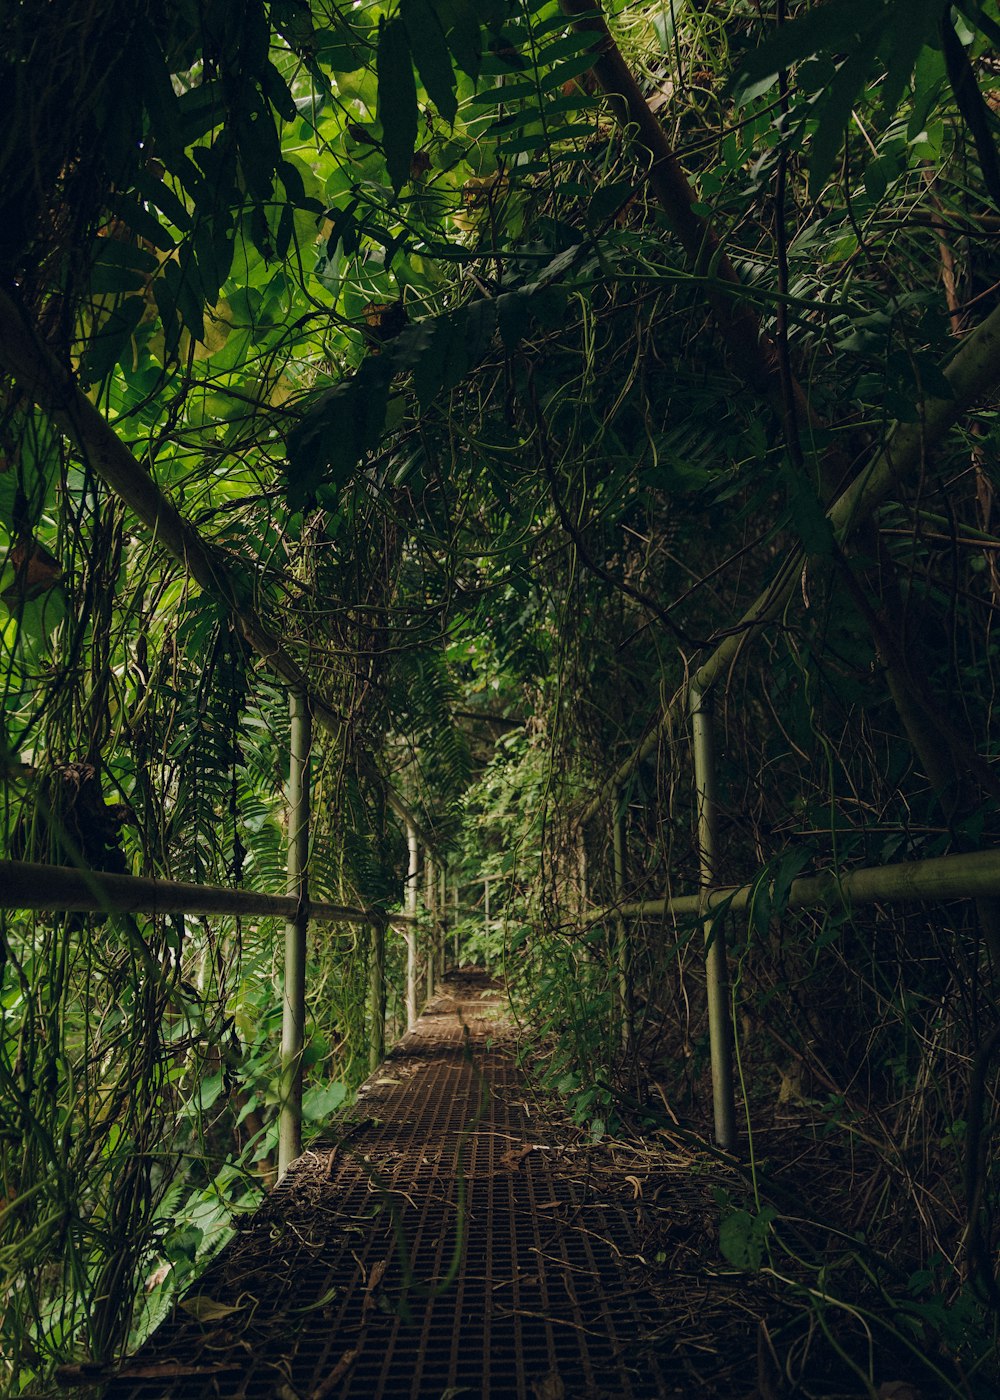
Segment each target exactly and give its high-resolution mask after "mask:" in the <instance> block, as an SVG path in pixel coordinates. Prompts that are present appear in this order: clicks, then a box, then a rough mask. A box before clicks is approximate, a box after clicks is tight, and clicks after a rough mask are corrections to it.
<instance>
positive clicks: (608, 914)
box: [585, 848, 1000, 924]
mask: <svg viewBox="0 0 1000 1400" xmlns="http://www.w3.org/2000/svg"><path fill="white" fill-rule="evenodd" d="M759 888H760V886H759V885H758V884H747V885H715V886H713V887H712V889H710V890H708V891H703V892H702V893H699V894H681V895H674V896H673V897H672V898H670V899H643V900H638V901H636V902H635V903H633V904H623V905H621V906H620V907H615V906H611V907H609V908H607V909H593V910H591V912H590V913H589V914H588V915H587V918H586V920H585V922H586V923H588V924H596V923H600V922H602V920H605V919H612V918H614V917H615V916H616V915H621V916H622V918H625V919H641V918H647V917H648V918H668V917H669V918H684V917H686V916H689V915H692V914H695V915H696V914H704V915H708V914H710V913H711V912H712V911H713V910H715V909H719V908H723V907H724V908H725V910H726V911H728V912H731V913H734V914H740V913H743V912H745V910H747V909H748V908H749V907H750V905H751V904H752V902H753V899H754V895H755V893H756V891H757V890H758V889H759ZM980 895H1000V849H997V848H993V849H991V850H987V851H969V852H963V853H961V854H958V855H953V856H934V857H933V858H932V859H930V860H913V861H904V862H901V863H900V864H898V865H875V866H862V867H860V868H859V869H857V870H848V871H845V872H843V873H842V874H838V873H837V871H835V870H825V871H824V872H823V873H822V874H820V875H802V876H800V877H799V878H798V879H797V880H793V881H792V884H791V887H790V889H789V891H788V908H789V909H829V908H848V909H851V908H854V907H855V906H861V905H865V904H916V903H923V904H927V903H940V902H944V901H947V900H950V899H975V898H977V897H978V896H980Z"/></svg>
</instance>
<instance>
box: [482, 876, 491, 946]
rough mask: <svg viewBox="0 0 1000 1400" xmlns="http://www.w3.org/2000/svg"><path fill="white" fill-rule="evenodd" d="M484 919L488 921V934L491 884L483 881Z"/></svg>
mask: <svg viewBox="0 0 1000 1400" xmlns="http://www.w3.org/2000/svg"><path fill="white" fill-rule="evenodd" d="M483 918H484V920H485V921H486V933H487V935H488V934H489V931H490V882H489V880H484V881H483Z"/></svg>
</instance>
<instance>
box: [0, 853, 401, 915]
mask: <svg viewBox="0 0 1000 1400" xmlns="http://www.w3.org/2000/svg"><path fill="white" fill-rule="evenodd" d="M0 909H21V910H25V911H29V910H45V911H51V912H53V913H64V914H257V915H267V916H269V917H274V918H279V919H290V918H294V917H295V915H296V913H297V912H298V902H297V900H295V899H293V898H291V897H290V896H288V895H283V894H258V893H257V892H256V891H254V890H234V889H226V888H224V887H222V886H219V885H190V884H184V883H182V882H179V881H176V880H153V879H149V878H148V877H146V876H140V875H108V874H105V873H103V872H100V871H96V870H77V869H73V868H72V867H70V866H65V865H41V864H35V863H32V862H30V861H18V860H3V861H0ZM308 910H309V918H310V919H319V920H323V921H326V922H330V923H341V924H379V923H387V924H409V923H412V922H413V921H412V919H410V918H409V916H408V915H406V914H384V913H382V911H381V910H376V909H356V908H354V907H353V906H352V905H349V904H327V903H326V902H324V901H323V900H318V899H311V900H309V901H308Z"/></svg>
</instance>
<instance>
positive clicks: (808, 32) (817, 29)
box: [734, 0, 884, 91]
mask: <svg viewBox="0 0 1000 1400" xmlns="http://www.w3.org/2000/svg"><path fill="white" fill-rule="evenodd" d="M879 8H880V7H879V6H878V4H877V0H874V3H873V0H827V3H826V4H824V5H817V6H816V7H815V8H814V9H811V10H810V11H809V12H808V14H805V15H802V16H801V17H800V18H799V19H796V20H793V21H792V23H791V24H784V25H782V26H781V28H780V29H776V30H774V31H773V32H772V34H771V35H770V37H769V38H768V39H766V40H765V42H764V43H763V44H761V46H760V48H758V49H755V50H754V51H753V52H752V53H749V54H747V56H746V58H744V60H743V62H742V64H741V65H740V67H739V68H738V69H737V72H736V75H735V78H734V86H737V87H739V89H740V90H741V91H742V90H743V89H745V88H746V87H747V86H748V85H749V84H750V83H755V82H758V81H759V80H760V79H763V78H771V77H773V76H775V75H776V74H777V73H778V72H779V71H780V70H781V69H782V68H790V67H791V65H792V64H793V63H798V62H799V61H800V60H801V59H803V58H811V57H812V56H813V54H817V53H823V52H830V53H844V52H845V51H848V50H849V49H851V48H853V47H854V46H853V45H852V44H850V43H849V42H848V41H849V40H850V38H851V36H852V35H856V34H861V33H863V32H864V31H865V30H868V29H869V28H870V27H871V26H872V20H873V9H874V10H875V11H876V12H877V11H878V10H879ZM882 8H883V9H884V6H883V7H882ZM883 18H884V15H883V14H881V13H879V14H878V15H877V22H878V23H879V24H880V25H881V23H882V21H883Z"/></svg>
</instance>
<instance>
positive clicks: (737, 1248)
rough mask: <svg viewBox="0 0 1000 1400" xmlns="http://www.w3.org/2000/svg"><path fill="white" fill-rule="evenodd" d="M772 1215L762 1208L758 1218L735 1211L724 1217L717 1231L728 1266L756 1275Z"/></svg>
mask: <svg viewBox="0 0 1000 1400" xmlns="http://www.w3.org/2000/svg"><path fill="white" fill-rule="evenodd" d="M775 1215H776V1212H775V1211H774V1210H773V1209H772V1208H771V1207H770V1206H765V1207H764V1208H763V1210H761V1212H760V1214H759V1215H751V1214H750V1212H749V1211H747V1210H736V1211H734V1212H733V1213H732V1215H727V1216H726V1218H725V1220H723V1222H722V1224H721V1226H720V1227H719V1248H720V1249H721V1250H722V1253H723V1254H724V1255H725V1257H726V1258H727V1259H728V1260H729V1262H730V1264H733V1265H734V1266H735V1267H736V1268H737V1269H747V1270H749V1271H750V1272H752V1273H756V1271H757V1270H758V1269H759V1268H760V1266H761V1264H762V1263H763V1262H764V1252H765V1249H766V1247H767V1237H768V1235H769V1233H770V1230H771V1223H772V1221H773V1220H774V1219H775Z"/></svg>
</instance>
